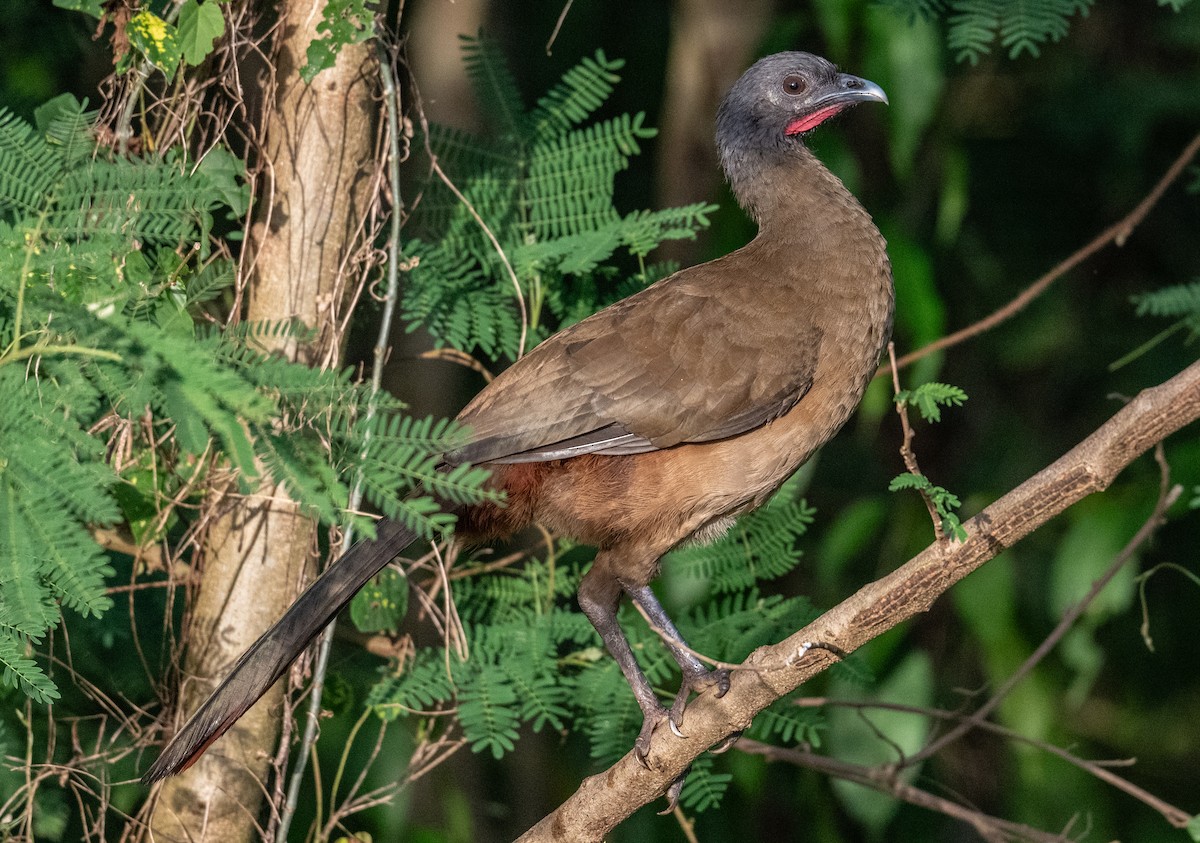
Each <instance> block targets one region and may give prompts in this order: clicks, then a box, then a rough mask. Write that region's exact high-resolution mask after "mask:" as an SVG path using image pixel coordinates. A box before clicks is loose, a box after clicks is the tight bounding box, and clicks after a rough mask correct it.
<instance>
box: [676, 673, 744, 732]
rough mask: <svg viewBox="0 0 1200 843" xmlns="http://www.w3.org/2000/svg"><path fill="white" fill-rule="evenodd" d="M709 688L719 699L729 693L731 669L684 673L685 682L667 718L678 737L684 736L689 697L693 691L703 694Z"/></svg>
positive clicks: (680, 687)
mask: <svg viewBox="0 0 1200 843" xmlns="http://www.w3.org/2000/svg"><path fill="white" fill-rule="evenodd" d="M709 689H712V690H713V692H714V696H715V697H716V698H717V699H720V698H721V697H723V696H725V694H727V693H729V670H728V669H725V668H721V669H720V670H706V671H704V672H703V673H695V674H692V675H690V676H689V675H684V677H683V682H682V683H681V684H680V686H679V693H678V694H676V695H675V702H674V703H672V704H671V710H670V712H669V715H670V716H669V717H668V720H667V722H668V724H669V725H670V727H671V734H673V735H675V736H676V737H678V738H682V737H684V733H683V710H684V708H686V707H687V702H688V699H689V698H690V697H691V695H692V693H693V692H694V693H696V694H702V693H704V692H705V691H707V690H709Z"/></svg>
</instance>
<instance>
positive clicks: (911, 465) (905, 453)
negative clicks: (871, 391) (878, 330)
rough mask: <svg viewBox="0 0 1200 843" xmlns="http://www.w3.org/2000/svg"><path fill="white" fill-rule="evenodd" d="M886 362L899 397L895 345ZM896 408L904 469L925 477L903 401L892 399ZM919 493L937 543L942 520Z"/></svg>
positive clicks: (941, 536)
mask: <svg viewBox="0 0 1200 843" xmlns="http://www.w3.org/2000/svg"><path fill="white" fill-rule="evenodd" d="M887 350H888V362H889V363H890V364H891V367H892V395H893V396H899V395H900V371H899V369H897V368H896V344H895V343H894V342H891V341H889V342H888V346H887ZM893 403H894V404H895V406H896V413H897V414H898V415H899V416H900V429H901V431H902V432H903V434H904V436H903V439H902V441H901V442H900V457H901V458H902V459H903V460H904V467H905V468H907V469H908V470H909V473H911V474H915V475H917V476H918V477H924V476H925V475H924V474H923V473H922V471H921V466H919V465H918V464H917V453H916V451H914V450H913V447H912V441H913V437H914V436H915V435H916V434H915V433H913V429H912V425H910V424H909V423H908V405H907V404H906V403H905V402H904V401H900V400H899V399H898V397H897V398H894V399H893ZM917 491H918V492H920V493H921V500H923V501H925V508H926V509H928V510H929V518H930V520H932V521H933V535H934V538H936V539H937V540H938V541H941V540H942V539H944V538H945V537H946V534H945V533H944V532H942V519H941V518H939V517H938V511H937V507H936V506H934V503H933V498H932V497H930V496H929V493H928V492H926V491H925V490H924V489H918V490H917Z"/></svg>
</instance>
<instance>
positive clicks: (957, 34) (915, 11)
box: [884, 0, 1186, 64]
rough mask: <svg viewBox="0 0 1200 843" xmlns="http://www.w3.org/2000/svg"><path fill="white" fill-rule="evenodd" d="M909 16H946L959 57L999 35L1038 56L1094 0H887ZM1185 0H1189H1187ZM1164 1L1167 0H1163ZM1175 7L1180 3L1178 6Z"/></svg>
mask: <svg viewBox="0 0 1200 843" xmlns="http://www.w3.org/2000/svg"><path fill="white" fill-rule="evenodd" d="M1169 1H1170V0H1168V2H1169ZM884 2H885V4H886V5H887V6H889V7H891V8H892V9H894V10H896V11H897V12H899V13H900V14H902V15H904V16H905V17H907V18H908V19H909V21H910V22H911V21H914V20H916V19H917V18H921V19H925V20H932V19H934V18H939V17H944V18H945V19H946V24H947V33H946V43H947V45H948V46H949V47H950V49H951V50H953V51H954V53H955V56H956V58H957V59H958V60H959V61H969V62H970V63H971V64H978V62H979V59H980V58H982V57H983V56H985V55H987V54H988V53H990V52H991V50H992V45H993V44H994V43H995V42H996V41H997V40H999V41H1000V45H1001V46H1002V47H1004V48H1006V49H1007V50H1008V56H1009V58H1013V59H1015V58H1018V57H1019V56H1020V55H1021V54H1022V53H1028V54H1029V55H1031V56H1035V57H1036V56H1038V55H1039V54H1040V53H1041V45H1043V44H1045V43H1046V42H1047V41H1054V42H1058V41H1061V40H1062V39H1063V38H1064V37H1066V35H1067V32H1068V31H1069V30H1070V28H1071V18H1072V17H1074V16H1075V15H1077V14H1078V15H1087V13H1088V11H1089V10H1090V9H1091V7H1092V4H1093V2H1094V0H884ZM1184 2H1186V0H1184ZM1159 4H1160V5H1162V4H1163V0H1160V2H1159ZM1171 5H1172V6H1175V7H1176V10H1178V8H1180V7H1181V6H1182V3H1180V4H1179V6H1176V4H1175V3H1174V2H1171Z"/></svg>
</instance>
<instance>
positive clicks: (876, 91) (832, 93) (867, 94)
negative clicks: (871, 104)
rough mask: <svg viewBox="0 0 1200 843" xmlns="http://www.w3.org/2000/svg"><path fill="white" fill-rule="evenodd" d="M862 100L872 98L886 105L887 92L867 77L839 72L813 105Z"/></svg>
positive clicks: (850, 103)
mask: <svg viewBox="0 0 1200 843" xmlns="http://www.w3.org/2000/svg"><path fill="white" fill-rule="evenodd" d="M864 100H874V101H875V102H881V103H883V104H884V105H887V103H888V98H887V94H885V93H884V92H883V88H881V87H879V86H878V85H876V84H875V83H874V82H872V81H871V80H869V79H863V78H862V77H860V76H853V75H851V74H849V73H839V74H838V75H837V80H836V81H834V83H833V84H832V85H830V86H829V90H827V91H826V92H825V93H823V94H821V96H820V97H818V98H817V99H816V100H815V101H814V102H813V105H814V106H824V105H835V104H839V103H840V104H845V105H854V104H855V103H859V102H862V101H864Z"/></svg>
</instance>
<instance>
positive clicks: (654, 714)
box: [633, 706, 679, 770]
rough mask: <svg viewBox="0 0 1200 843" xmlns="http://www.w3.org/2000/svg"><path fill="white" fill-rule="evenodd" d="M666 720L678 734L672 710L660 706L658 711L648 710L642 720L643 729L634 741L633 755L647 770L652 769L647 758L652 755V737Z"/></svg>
mask: <svg viewBox="0 0 1200 843" xmlns="http://www.w3.org/2000/svg"><path fill="white" fill-rule="evenodd" d="M664 720H666V721H667V722H668V723H670V724H671V731H672V732H675V734H677V735H678V734H679V733H678V732H677V731H676V729H675V724H674V723H671V714H670V712H668V711H667V710H666V709H665V708H663V707H662V706H659V708H658V710H657V711H653V710H651V711H648V712H646V714H645V716H644V718H643V720H642V730H641V731H640V732H638V736H637V740H636V741H634V742H633V757H634V758H636V759H637V760H638V763H639V764H641V765H642V766H643V767H645V768H646V769H647V770H649V769H650V762H649V761H648V760H647V758H648V757H649V755H650V739H651V738H652V737H654V732H655V730H656V729H657V728H658V727H659V726H661V725H662V722H663V721H664Z"/></svg>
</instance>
